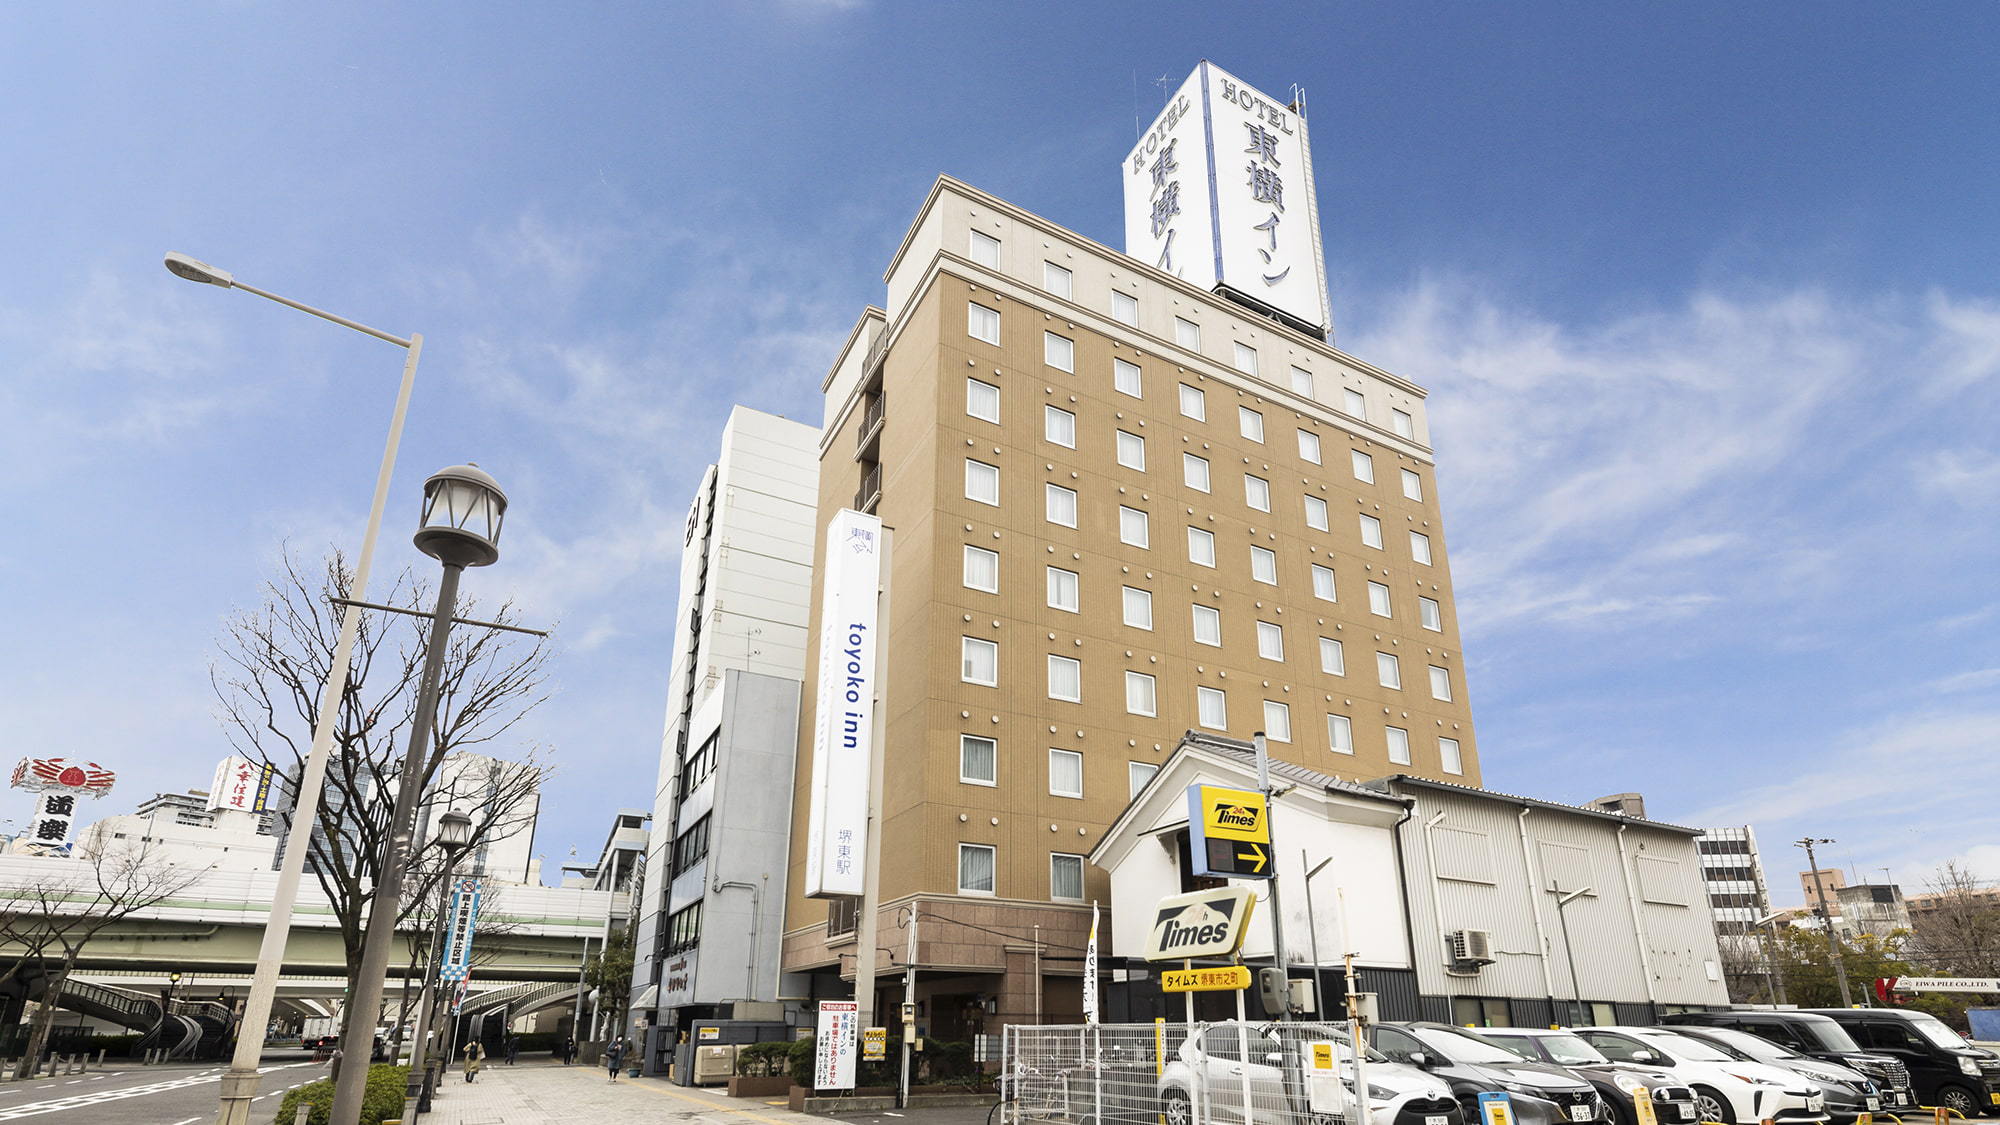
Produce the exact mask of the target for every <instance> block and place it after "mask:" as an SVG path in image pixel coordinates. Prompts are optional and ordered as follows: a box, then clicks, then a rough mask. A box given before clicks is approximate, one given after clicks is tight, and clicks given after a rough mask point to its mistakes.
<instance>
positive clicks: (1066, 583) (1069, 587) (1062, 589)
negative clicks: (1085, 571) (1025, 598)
mask: <svg viewBox="0 0 2000 1125" xmlns="http://www.w3.org/2000/svg"><path fill="white" fill-rule="evenodd" d="M1076 589H1077V582H1076V572H1075V571H1073V570H1064V569H1062V568H1061V567H1055V566H1052V567H1050V568H1049V608H1050V609H1062V610H1068V611H1069V612H1071V613H1075V612H1077V592H1076Z"/></svg>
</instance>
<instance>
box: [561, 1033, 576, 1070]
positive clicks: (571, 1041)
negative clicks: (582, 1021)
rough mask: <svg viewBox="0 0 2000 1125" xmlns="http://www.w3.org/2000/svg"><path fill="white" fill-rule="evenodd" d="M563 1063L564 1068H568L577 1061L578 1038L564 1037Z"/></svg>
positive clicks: (572, 1036)
mask: <svg viewBox="0 0 2000 1125" xmlns="http://www.w3.org/2000/svg"><path fill="white" fill-rule="evenodd" d="M562 1061H563V1065H564V1066H568V1065H570V1064H571V1063H574V1062H575V1061H576V1037H575V1036H574V1035H565V1036H563V1042H562Z"/></svg>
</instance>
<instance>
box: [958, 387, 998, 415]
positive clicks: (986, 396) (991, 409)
mask: <svg viewBox="0 0 2000 1125" xmlns="http://www.w3.org/2000/svg"><path fill="white" fill-rule="evenodd" d="M965 412H966V413H967V414H970V415H971V416H973V417H974V418H977V419H979V420H980V421H982V422H994V423H998V422H999V421H1000V388H999V387H996V386H994V385H993V384H991V383H982V382H980V381H979V380H977V379H967V380H966V381H965Z"/></svg>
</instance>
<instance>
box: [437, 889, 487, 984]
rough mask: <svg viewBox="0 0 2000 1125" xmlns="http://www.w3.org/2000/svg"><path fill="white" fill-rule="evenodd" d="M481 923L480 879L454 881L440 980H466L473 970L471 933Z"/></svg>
mask: <svg viewBox="0 0 2000 1125" xmlns="http://www.w3.org/2000/svg"><path fill="white" fill-rule="evenodd" d="M478 926H479V880H477V879H460V880H458V881H457V882H455V883H454V884H453V885H452V891H451V913H450V914H448V915H446V917H445V927H444V958H443V967H442V968H440V969H439V970H438V979H439V980H456V981H463V980H465V979H466V977H467V976H468V975H469V974H470V973H471V972H472V933H473V931H474V930H475V929H477V928H478Z"/></svg>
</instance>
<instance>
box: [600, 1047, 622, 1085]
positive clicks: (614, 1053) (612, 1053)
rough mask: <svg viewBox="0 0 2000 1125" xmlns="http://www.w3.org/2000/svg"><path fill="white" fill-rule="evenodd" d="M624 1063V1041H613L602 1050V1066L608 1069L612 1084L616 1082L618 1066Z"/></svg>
mask: <svg viewBox="0 0 2000 1125" xmlns="http://www.w3.org/2000/svg"><path fill="white" fill-rule="evenodd" d="M624 1061H625V1041H624V1040H623V1039H613V1040H612V1041H611V1043H610V1045H609V1046H607V1047H605V1048H604V1065H605V1066H606V1067H608V1068H609V1069H610V1071H611V1080H612V1081H613V1082H616V1081H618V1066H619V1064H620V1063H623V1062H624Z"/></svg>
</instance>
